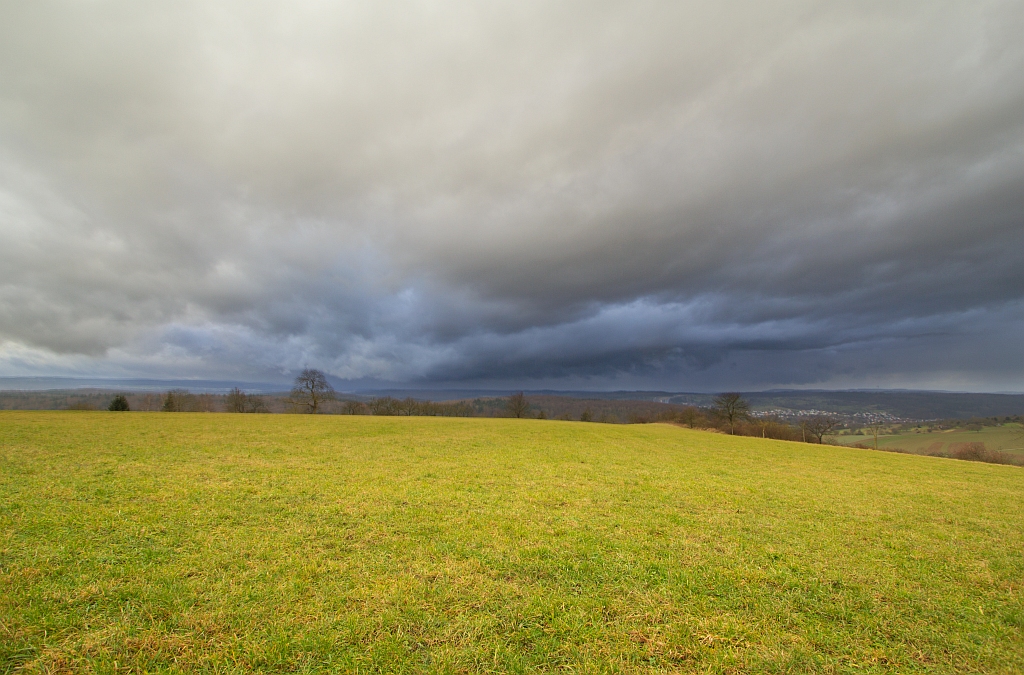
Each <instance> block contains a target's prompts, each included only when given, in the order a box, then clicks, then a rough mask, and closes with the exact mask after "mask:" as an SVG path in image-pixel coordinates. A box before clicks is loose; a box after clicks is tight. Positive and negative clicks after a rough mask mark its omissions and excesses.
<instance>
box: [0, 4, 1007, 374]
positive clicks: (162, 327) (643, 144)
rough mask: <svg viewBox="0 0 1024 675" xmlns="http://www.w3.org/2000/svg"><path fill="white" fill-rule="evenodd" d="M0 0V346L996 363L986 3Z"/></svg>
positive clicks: (995, 31)
mask: <svg viewBox="0 0 1024 675" xmlns="http://www.w3.org/2000/svg"><path fill="white" fill-rule="evenodd" d="M706 4H708V5H710V6H708V7H701V6H693V5H691V4H679V5H678V6H676V5H672V6H666V5H665V4H664V3H642V2H641V3H628V4H623V3H592V2H588V3H544V2H515V3H511V2H510V3H486V4H480V3H451V2H448V3H429V2H422V3H415V4H412V5H408V4H407V5H402V6H398V5H389V4H387V3H351V4H339V3H319V2H296V3H289V4H288V5H286V6H284V5H280V4H275V3H260V2H238V3H234V4H232V3H216V5H217V6H216V7H214V6H212V5H211V3H200V2H195V3H187V2H186V3H180V4H176V5H175V6H174V8H173V9H169V8H160V7H158V6H152V5H146V4H140V3H129V2H121V3H119V2H91V3H80V2H66V3H47V2H36V3H22V4H21V5H20V6H5V8H4V9H2V10H0V375H30V374H61V375H68V374H89V375H102V374H109V375H112V376H125V375H139V376H180V377H189V376H192V377H229V378H237V379H239V380H247V379H253V380H255V379H259V380H265V379H267V378H275V377H276V378H280V379H287V378H288V377H289V376H290V374H291V373H292V372H294V370H295V369H298V368H301V367H303V366H307V365H309V366H317V367H321V368H324V369H325V370H328V371H329V372H331V373H332V374H334V375H335V376H336V377H339V378H346V379H353V380H359V379H360V378H370V379H375V380H388V381H394V382H407V383H408V382H412V383H415V382H430V383H433V384H437V383H444V382H458V383H459V384H460V386H461V385H465V384H466V383H479V384H487V385H495V384H508V385H522V386H534V385H537V386H539V385H545V386H546V385H572V386H580V387H591V386H592V387H620V386H621V387H630V388H632V387H647V386H658V387H662V388H672V389H710V390H714V389H719V388H726V387H751V388H754V387H756V388H761V387H770V386H789V385H800V386H804V385H807V386H911V387H914V386H921V387H942V388H952V389H1018V390H1019V389H1024V354H1022V351H1021V349H1020V347H1019V344H1018V343H1019V342H1020V338H1021V336H1022V335H1024V43H1022V42H1021V40H1020V39H1019V35H1020V34H1021V32H1022V31H1024V9H1022V8H1021V6H1020V4H1019V3H1013V2H979V3H962V4H960V5H955V6H943V7H941V8H937V7H935V6H934V5H933V4H929V3H908V4H902V5H899V6H893V5H892V3H881V2H879V3H857V4H856V5H850V6H840V7H831V8H824V7H822V6H820V4H819V3H812V2H772V3H762V4H759V5H757V6H756V7H754V8H752V7H750V6H749V4H748V3H744V4H741V3H728V2H723V3H706Z"/></svg>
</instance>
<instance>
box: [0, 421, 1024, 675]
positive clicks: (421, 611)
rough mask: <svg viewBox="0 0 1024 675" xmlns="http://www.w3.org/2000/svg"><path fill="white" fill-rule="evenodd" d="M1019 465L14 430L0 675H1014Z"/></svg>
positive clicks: (412, 424)
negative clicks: (296, 674)
mask: <svg viewBox="0 0 1024 675" xmlns="http://www.w3.org/2000/svg"><path fill="white" fill-rule="evenodd" d="M1022 493H1024V471H1022V470H1021V469H1019V468H1015V467H1007V466H992V465H986V464H980V463H967V462H957V461H953V460H942V459H934V458H927V457H916V456H908V455H893V454H887V453H875V452H871V451H863V450H852V449H844V448H835V447H827V446H826V447H822V446H810V445H803V444H790V443H782V442H773V441H762V440H760V439H750V438H731V437H727V436H723V435H720V434H709V433H702V432H696V431H688V430H684V429H679V428H675V427H669V426H662V425H650V426H618V425H600V424H584V423H572V422H543V421H536V420H487V419H435V418H373V417H304V416H284V415H281V416H267V415H261V416H256V415H250V416H232V415H211V414H205V415H204V414H192V415H188V414H179V415H169V414H159V413H127V414H114V413H74V412H64V413H59V412H58V413H49V412H36V413H0V588H2V589H3V591H4V592H3V593H0V671H3V670H4V669H5V668H6V669H7V670H15V669H23V670H24V671H26V672H43V671H47V670H48V671H51V672H52V671H61V670H96V671H104V672H113V671H115V670H118V669H120V670H122V671H123V670H127V669H129V668H134V669H136V670H137V671H138V670H143V669H147V670H150V671H153V670H171V671H174V670H181V671H186V670H199V669H206V670H210V671H217V672H232V671H237V672H244V671H251V670H299V671H302V670H306V671H321V670H331V669H334V670H350V671H354V670H358V671H360V672H372V671H387V672H395V671H402V670H405V671H408V672H417V671H438V672H458V671H472V672H478V671H488V670H499V671H506V672H525V671H528V670H534V669H549V670H556V669H562V668H571V669H573V670H577V671H581V672H615V671H619V672H636V671H638V672H647V671H652V672H658V671H666V672H678V671H683V672H688V671H699V672H739V671H743V672H749V671H763V672H780V673H781V672H802V671H806V672H854V671H855V672H940V673H941V672H963V671H971V670H978V671H984V672H1005V673H1011V672H1021V671H1024V592H1022V591H1024V589H1022V581H1021V580H1022V579H1024V553H1022V552H1024V513H1022V511H1021V508H1020V499H1021V495H1022Z"/></svg>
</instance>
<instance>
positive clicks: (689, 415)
mask: <svg viewBox="0 0 1024 675" xmlns="http://www.w3.org/2000/svg"><path fill="white" fill-rule="evenodd" d="M703 418H704V415H703V414H702V413H701V411H700V409H699V408H697V407H695V406H692V405H688V406H686V407H685V408H683V409H682V410H681V411H680V413H679V421H680V422H682V423H683V424H685V425H686V426H688V427H690V428H691V429H693V428H694V427H695V426H697V424H698V423H700V422H701V420H702V419H703ZM705 421H706V420H705Z"/></svg>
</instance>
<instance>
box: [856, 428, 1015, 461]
mask: <svg viewBox="0 0 1024 675" xmlns="http://www.w3.org/2000/svg"><path fill="white" fill-rule="evenodd" d="M838 438H839V442H841V443H844V444H846V445H852V444H853V443H863V444H864V445H869V446H872V445H874V442H875V439H874V437H873V436H871V435H870V433H869V434H868V435H867V436H839V437H838ZM978 442H980V443H984V444H985V447H987V448H988V449H990V450H1004V451H1006V452H1013V453H1017V454H1024V431H1022V429H1021V427H1020V425H1017V424H1007V425H1003V426H993V427H982V429H981V431H964V430H960V429H953V430H949V431H930V432H925V433H919V432H910V433H902V434H890V435H884V436H879V437H878V447H879V448H901V449H903V450H907V451H909V452H929V451H931V452H949V451H950V446H952V445H955V444H957V443H978Z"/></svg>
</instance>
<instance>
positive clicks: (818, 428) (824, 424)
mask: <svg viewBox="0 0 1024 675" xmlns="http://www.w3.org/2000/svg"><path fill="white" fill-rule="evenodd" d="M837 426H839V420H837V419H835V418H834V417H829V416H828V415H816V416H814V417H810V418H808V419H806V420H803V427H804V429H806V430H807V433H809V434H810V435H811V436H813V437H814V438H817V439H818V443H823V442H824V439H825V434H829V433H832V431H833V430H834V429H835V428H836V427H837Z"/></svg>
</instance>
